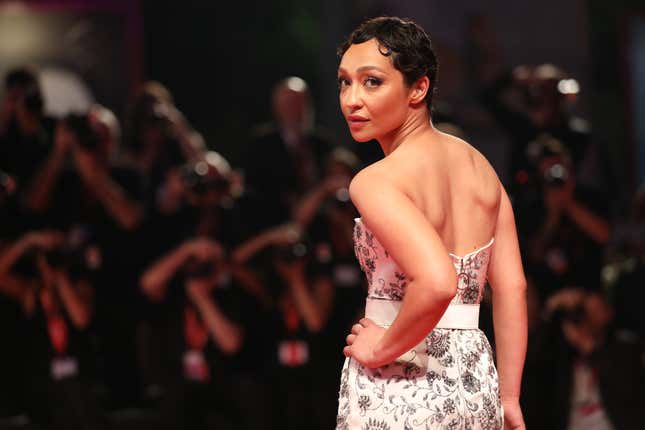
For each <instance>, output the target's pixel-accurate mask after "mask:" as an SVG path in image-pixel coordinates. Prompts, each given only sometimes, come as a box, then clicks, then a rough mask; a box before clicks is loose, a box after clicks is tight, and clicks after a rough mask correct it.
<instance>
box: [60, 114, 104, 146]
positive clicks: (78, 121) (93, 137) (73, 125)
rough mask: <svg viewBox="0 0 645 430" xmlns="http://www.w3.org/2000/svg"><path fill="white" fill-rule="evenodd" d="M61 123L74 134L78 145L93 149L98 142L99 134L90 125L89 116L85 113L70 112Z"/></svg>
mask: <svg viewBox="0 0 645 430" xmlns="http://www.w3.org/2000/svg"><path fill="white" fill-rule="evenodd" d="M63 124H64V125H65V127H67V129H69V131H70V132H71V133H72V134H74V136H76V140H77V142H78V144H79V145H80V146H82V147H83V148H85V149H88V150H93V149H95V148H96V147H97V146H98V144H99V136H98V134H97V133H96V130H94V128H93V127H92V124H91V122H90V119H89V116H88V115H86V114H78V113H70V114H68V115H67V116H66V117H65V119H64V120H63Z"/></svg>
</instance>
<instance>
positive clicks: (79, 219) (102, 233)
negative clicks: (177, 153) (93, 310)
mask: <svg viewBox="0 0 645 430" xmlns="http://www.w3.org/2000/svg"><path fill="white" fill-rule="evenodd" d="M110 178H111V180H112V181H113V182H114V183H116V184H117V185H118V186H119V187H120V188H121V191H122V192H123V193H124V194H125V196H126V197H127V198H128V199H129V200H131V201H132V202H133V203H135V204H138V203H140V202H141V197H142V178H141V175H140V174H139V173H138V172H137V171H136V170H135V169H133V168H130V167H127V166H119V167H113V168H111V169H110ZM53 193H54V196H53V198H52V200H53V206H52V208H51V210H50V211H49V213H48V217H49V220H50V223H51V226H52V227H54V228H61V229H64V230H67V229H69V228H70V227H71V226H75V225H81V226H84V228H85V229H86V230H87V231H88V232H89V233H88V234H90V235H91V236H92V238H93V242H94V243H95V244H96V245H97V247H98V250H99V252H100V274H99V276H97V294H98V296H99V298H100V300H99V303H101V304H105V305H110V306H111V304H113V303H115V302H117V303H119V304H120V307H122V308H123V306H125V308H126V309H132V305H135V303H138V301H139V297H138V290H139V289H138V287H137V285H138V276H139V274H140V272H141V269H142V263H143V262H142V252H141V247H142V241H141V240H140V239H141V229H140V228H137V229H135V230H127V229H125V228H123V227H122V226H121V225H120V224H119V223H118V222H117V221H116V220H115V219H114V218H113V217H112V215H111V214H110V212H109V211H108V209H107V208H106V206H105V205H104V204H103V203H102V202H101V201H99V199H98V198H97V197H95V196H94V195H93V194H92V191H91V190H89V189H88V188H87V186H86V185H85V184H84V183H83V180H82V179H81V178H80V176H79V174H78V173H77V172H76V171H75V170H66V171H64V172H63V173H62V174H61V177H60V178H59V179H58V182H57V183H56V186H55V189H54V191H53ZM144 223H145V222H144ZM142 224H143V223H142ZM106 300H107V302H105V301H106Z"/></svg>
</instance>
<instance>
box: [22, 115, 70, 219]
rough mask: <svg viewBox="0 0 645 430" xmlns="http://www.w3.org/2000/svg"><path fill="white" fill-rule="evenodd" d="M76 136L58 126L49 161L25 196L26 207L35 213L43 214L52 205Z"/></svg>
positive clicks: (63, 126)
mask: <svg viewBox="0 0 645 430" xmlns="http://www.w3.org/2000/svg"><path fill="white" fill-rule="evenodd" d="M74 139H75V137H74V135H73V134H72V133H70V131H69V130H68V129H67V127H66V126H65V125H63V124H61V123H59V124H58V125H57V126H56V132H55V135H54V148H53V149H52V151H51V152H50V154H49V156H48V157H47V160H46V161H45V163H44V164H43V165H42V167H41V168H40V169H39V172H38V173H37V174H35V175H34V178H33V180H32V182H31V184H29V187H28V189H27V194H26V195H25V204H26V206H27V207H28V208H29V209H31V210H32V211H35V212H43V211H45V210H46V209H47V208H49V205H50V204H51V198H52V194H53V193H52V191H53V189H54V186H55V185H56V181H58V178H59V176H60V173H61V171H62V169H63V166H64V164H65V159H66V158H67V155H68V154H69V152H70V148H71V147H72V145H73V142H74Z"/></svg>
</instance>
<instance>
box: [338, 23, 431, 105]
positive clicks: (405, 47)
mask: <svg viewBox="0 0 645 430" xmlns="http://www.w3.org/2000/svg"><path fill="white" fill-rule="evenodd" d="M371 39H376V40H377V41H378V43H379V45H380V49H379V51H380V52H381V54H383V55H385V56H386V57H391V58H392V64H393V65H394V68H396V69H397V70H398V71H400V72H401V73H402V74H403V78H404V80H405V83H406V84H407V85H408V86H411V85H412V84H414V83H415V82H416V81H417V80H418V79H419V78H421V77H422V76H427V77H428V79H429V80H430V87H429V88H428V94H427V95H426V98H425V101H426V104H427V105H428V110H429V111H432V97H433V95H434V92H435V88H436V82H437V71H438V68H439V64H438V62H437V56H436V55H435V53H434V50H433V49H432V42H431V41H430V37H429V36H428V34H427V33H426V32H425V30H424V29H423V28H421V26H419V25H418V24H417V23H415V22H414V21H412V20H410V19H402V18H397V17H390V16H380V17H377V18H371V19H368V20H367V21H365V22H363V23H362V24H361V25H359V26H358V27H357V28H356V29H355V30H354V31H353V32H352V33H351V34H350V35H349V37H348V38H347V40H345V42H343V44H342V45H340V47H339V48H338V51H337V53H338V57H339V58H340V57H342V56H343V55H344V54H345V52H346V51H347V49H349V47H350V46H351V45H354V44H358V43H363V42H367V41H368V40H371Z"/></svg>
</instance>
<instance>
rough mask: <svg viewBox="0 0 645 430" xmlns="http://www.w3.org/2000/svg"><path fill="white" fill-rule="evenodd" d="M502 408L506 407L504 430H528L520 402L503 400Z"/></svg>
mask: <svg viewBox="0 0 645 430" xmlns="http://www.w3.org/2000/svg"><path fill="white" fill-rule="evenodd" d="M502 406H503V407H504V430H526V425H525V424H524V417H523V416H522V409H521V408H520V401H519V400H518V399H514V400H502Z"/></svg>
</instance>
